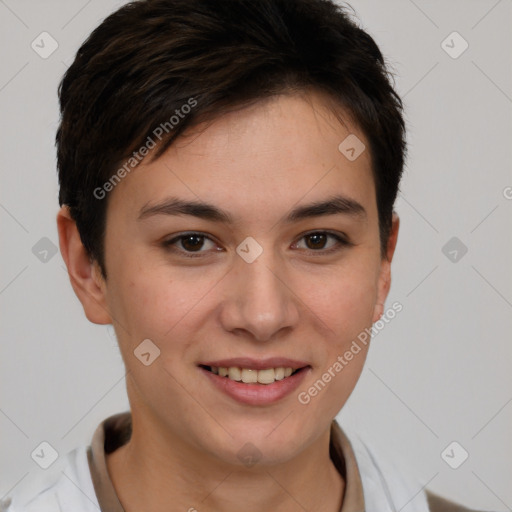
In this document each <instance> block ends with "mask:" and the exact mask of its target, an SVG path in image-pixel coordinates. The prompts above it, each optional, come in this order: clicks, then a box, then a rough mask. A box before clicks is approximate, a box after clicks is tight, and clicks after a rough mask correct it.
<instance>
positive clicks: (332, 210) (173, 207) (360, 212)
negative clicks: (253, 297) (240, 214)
mask: <svg viewBox="0 0 512 512" xmlns="http://www.w3.org/2000/svg"><path fill="white" fill-rule="evenodd" d="M336 214H343V215H348V216H350V217H354V218H356V219H359V220H363V219H366V217H367V214H366V210H365V209H364V207H363V206H362V205H361V204H360V203H358V202H357V201H355V200H354V199H351V198H349V197H346V196H342V195H335V196H332V197H330V198H328V199H326V200H323V201H317V202H313V203H310V204H306V205H302V206H297V207H296V208H294V209H293V210H292V211H291V212H290V213H288V215H286V216H285V217H284V218H283V219H281V222H285V223H292V222H297V221H299V220H304V219H309V218H314V217H320V216H324V215H336ZM154 215H190V216H193V217H198V218H200V219H204V220H209V221H213V222H222V223H225V224H234V219H233V217H232V215H231V214H230V213H228V212H227V211H225V210H222V209H220V208H218V207H217V206H214V205H212V204H209V203H206V202H202V201H184V200H182V199H179V198H176V197H170V198H167V199H165V200H164V201H162V202H160V203H157V204H154V205H149V204H146V205H145V206H143V207H142V208H141V210H140V212H139V217H138V220H143V219H146V218H148V217H152V216H154Z"/></svg>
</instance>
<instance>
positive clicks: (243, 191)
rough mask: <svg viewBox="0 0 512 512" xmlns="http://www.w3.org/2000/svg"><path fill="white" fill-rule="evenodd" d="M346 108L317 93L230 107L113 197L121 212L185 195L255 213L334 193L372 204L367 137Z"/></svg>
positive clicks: (136, 173)
mask: <svg viewBox="0 0 512 512" xmlns="http://www.w3.org/2000/svg"><path fill="white" fill-rule="evenodd" d="M340 112H341V118H342V121H341V122H340V118H339V116H336V115H335V114H334V113H333V111H332V109H331V108H330V107H329V104H328V103H327V101H326V99H325V98H324V97H323V96H321V95H320V94H315V93H309V94H308V95H307V96H305V95H299V94H295V95H281V96H276V97H272V98H270V99H268V100H264V101H261V102H259V103H257V104H255V105H252V106H250V107H246V108H244V109H241V110H238V111H235V112H230V113H226V114H225V115H221V116H219V117H217V118H216V119H215V120H214V121H212V122H210V123H203V124H200V125H197V126H196V127H194V128H192V129H189V130H188V132H186V133H185V134H184V135H183V136H181V137H180V138H179V139H177V140H176V141H175V142H174V143H173V145H172V146H171V147H170V148H169V149H168V150H167V151H166V152H165V153H164V154H163V155H162V156H161V157H160V158H158V159H157V160H155V161H147V160H148V159H146V160H145V161H143V162H142V163H141V164H139V165H138V166H137V167H136V168H135V169H134V170H133V171H132V172H131V173H130V174H129V175H128V176H127V177H126V178H124V179H123V180H122V182H121V183H119V184H118V185H117V187H116V188H115V190H114V191H113V192H112V193H111V194H112V195H111V197H110V201H111V203H112V204H113V205H115V206H116V210H119V209H130V210H134V209H135V208H137V209H138V210H140V209H141V208H143V207H145V206H146V207H147V206H148V204H152V203H156V202H159V201H162V200H164V199H165V197H166V196H173V197H176V196H178V197H183V198H184V199H189V200H192V199H194V200H198V199H200V200H208V202H209V203H214V204H218V205H222V206H223V209H227V210H230V209H234V210H236V209H238V213H239V214H240V215H242V214H245V215H249V216H250V215H251V213H252V214H254V212H255V211H258V212H262V211H266V212H268V213H270V212H277V211H278V210H282V209H283V208H285V207H291V206H292V204H294V203H297V202H298V201H300V200H301V198H302V197H304V199H307V200H308V201H309V202H310V201H313V200H317V199H321V198H322V197H325V195H326V194H329V195H332V194H333V193H340V194H343V195H346V196H347V197H350V198H352V199H354V200H356V201H358V202H366V203H369V202H370V203H371V202H372V200H374V198H375V191H374V183H373V176H372V172H371V158H370V152H369V150H368V149H365V147H366V148H367V147H368V144H367V142H366V138H365V136H364V134H363V133H362V132H361V131H360V129H359V128H358V127H357V126H356V125H355V124H354V123H353V122H351V120H350V117H349V116H348V115H344V114H343V112H342V111H341V108H340ZM347 150H348V153H347ZM354 156H355V157H356V158H354ZM373 202H374V201H373ZM370 206H371V205H370ZM109 209H110V207H109ZM281 213H282V211H281ZM281 213H280V215H281ZM134 214H135V212H133V215H134Z"/></svg>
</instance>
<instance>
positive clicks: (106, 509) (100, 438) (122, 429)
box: [87, 412, 365, 512]
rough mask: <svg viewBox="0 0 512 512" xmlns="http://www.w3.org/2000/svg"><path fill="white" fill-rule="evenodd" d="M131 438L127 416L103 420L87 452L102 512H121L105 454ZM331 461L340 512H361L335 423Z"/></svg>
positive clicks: (346, 446) (355, 477)
mask: <svg viewBox="0 0 512 512" xmlns="http://www.w3.org/2000/svg"><path fill="white" fill-rule="evenodd" d="M130 436H131V414H130V413H129V412H126V413H121V414H116V415H115V416H111V417H109V418H107V419H106V420H105V421H103V422H102V423H101V424H100V425H99V426H98V428H97V429H96V432H95V433H94V436H93V438H92V442H91V445H90V446H89V448H88V450H87V457H88V460H89V468H90V471H91V477H92V481H93V484H94V490H95V492H96V497H97V498H98V503H99V505H100V508H101V511H102V512H124V509H123V506H122V505H121V502H120V501H119V498H118V497H117V494H116V491H115V489H114V486H113V484H112V481H111V479H110V476H109V474H108V469H107V463H106V457H105V455H106V454H109V453H112V452H113V451H115V450H116V449H117V448H119V447H120V446H122V445H123V444H125V443H127V442H128V440H129V439H130ZM330 454H331V459H332V461H333V463H334V465H335V467H336V469H337V470H338V472H339V473H340V474H341V476H342V477H343V479H344V481H345V491H344V495H343V503H342V506H341V509H340V512H363V511H364V510H365V506H364V495H363V487H362V483H361V476H360V474H359V469H358V466H357V462H356V459H355V456H354V452H353V450H352V446H351V444H350V441H349V440H348V439H347V437H346V435H345V434H344V432H343V431H342V430H341V428H340V426H339V425H338V423H337V422H336V421H333V422H332V425H331V444H330Z"/></svg>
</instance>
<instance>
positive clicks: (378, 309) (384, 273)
mask: <svg viewBox="0 0 512 512" xmlns="http://www.w3.org/2000/svg"><path fill="white" fill-rule="evenodd" d="M399 228H400V219H399V218H398V215H397V214H396V213H395V212H393V218H392V223H391V231H390V234H389V238H388V243H387V249H386V257H385V258H382V261H381V268H380V275H379V284H378V292H377V301H376V304H375V307H374V313H373V320H372V321H373V322H374V323H375V322H376V321H377V320H379V319H380V317H381V316H382V315H383V314H384V303H385V302H386V297H387V296H388V293H389V290H390V288H391V261H392V260H393V255H394V254H395V249H396V244H397V241H398V230H399Z"/></svg>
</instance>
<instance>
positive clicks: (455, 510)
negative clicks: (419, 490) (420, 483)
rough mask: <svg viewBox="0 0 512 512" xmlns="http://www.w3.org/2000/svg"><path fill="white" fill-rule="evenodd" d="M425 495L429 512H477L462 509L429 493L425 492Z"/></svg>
mask: <svg viewBox="0 0 512 512" xmlns="http://www.w3.org/2000/svg"><path fill="white" fill-rule="evenodd" d="M426 495H427V500H428V505H429V507H430V508H429V510H430V511H431V512H478V511H476V510H475V509H473V508H467V507H463V506H462V505H459V504H457V503H454V502H453V501H450V500H447V499H446V498H443V497H442V496H438V495H437V494H434V493H433V492H431V491H426Z"/></svg>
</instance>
